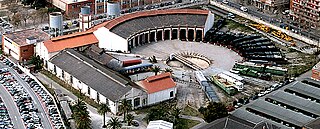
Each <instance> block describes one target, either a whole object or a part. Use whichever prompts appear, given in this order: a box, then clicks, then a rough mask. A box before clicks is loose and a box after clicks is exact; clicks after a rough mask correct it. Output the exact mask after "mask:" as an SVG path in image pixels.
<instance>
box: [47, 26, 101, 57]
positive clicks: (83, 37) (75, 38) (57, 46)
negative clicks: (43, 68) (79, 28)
mask: <svg viewBox="0 0 320 129" xmlns="http://www.w3.org/2000/svg"><path fill="white" fill-rule="evenodd" d="M98 42H99V41H98V39H97V38H96V37H95V36H94V34H93V31H85V32H78V33H74V34H69V35H64V36H59V37H56V38H53V39H51V40H47V41H45V42H44V46H45V47H46V48H47V49H48V52H49V53H50V52H58V51H61V50H63V49H66V48H76V47H80V46H85V45H90V44H96V43H98Z"/></svg>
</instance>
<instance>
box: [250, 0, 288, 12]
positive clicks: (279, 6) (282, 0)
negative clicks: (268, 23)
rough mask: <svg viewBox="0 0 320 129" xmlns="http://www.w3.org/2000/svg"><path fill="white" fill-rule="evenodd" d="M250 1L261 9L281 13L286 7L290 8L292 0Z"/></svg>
mask: <svg viewBox="0 0 320 129" xmlns="http://www.w3.org/2000/svg"><path fill="white" fill-rule="evenodd" d="M250 2H251V4H252V5H254V6H255V7H257V8H258V9H260V10H266V11H270V12H272V13H275V12H278V13H279V12H281V11H283V10H284V9H286V8H289V3H290V0H252V1H250ZM276 10H277V11H276Z"/></svg>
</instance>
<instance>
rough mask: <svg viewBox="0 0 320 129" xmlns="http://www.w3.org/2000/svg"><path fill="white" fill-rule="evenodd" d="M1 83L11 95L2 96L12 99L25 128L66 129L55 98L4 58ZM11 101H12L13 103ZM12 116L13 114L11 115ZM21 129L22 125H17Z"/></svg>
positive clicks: (0, 67) (0, 72)
mask: <svg viewBox="0 0 320 129" xmlns="http://www.w3.org/2000/svg"><path fill="white" fill-rule="evenodd" d="M0 59H1V60H2V63H0V83H1V88H0V89H3V88H5V91H6V92H8V93H9V94H2V95H3V96H2V97H6V98H12V100H13V101H14V104H13V105H15V106H13V105H11V108H16V110H18V112H19V114H20V116H15V117H16V120H18V119H22V121H23V126H25V127H23V128H30V129H43V128H45V129H47V128H48V129H53V128H61V127H64V125H63V123H62V119H61V116H60V114H59V112H58V108H57V107H56V105H55V103H54V102H53V98H52V97H51V96H50V95H49V93H48V92H47V91H46V90H45V89H44V88H43V87H42V86H41V85H40V84H38V82H37V81H35V80H34V79H32V78H31V77H30V76H28V75H26V74H24V73H23V72H22V71H21V70H20V69H19V68H18V67H17V66H16V65H15V64H13V63H12V62H10V61H9V60H8V59H5V58H4V57H1V58H0ZM12 100H11V101H12ZM10 115H11V114H10ZM15 128H21V125H20V127H19V125H17V126H16V125H15Z"/></svg>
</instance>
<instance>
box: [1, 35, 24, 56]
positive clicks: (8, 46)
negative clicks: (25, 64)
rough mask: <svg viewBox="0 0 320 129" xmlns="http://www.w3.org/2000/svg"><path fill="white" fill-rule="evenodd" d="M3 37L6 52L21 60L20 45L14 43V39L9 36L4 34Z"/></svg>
mask: <svg viewBox="0 0 320 129" xmlns="http://www.w3.org/2000/svg"><path fill="white" fill-rule="evenodd" d="M2 38H3V42H2V45H3V51H4V53H6V54H9V53H10V55H11V56H12V57H13V58H15V59H16V60H19V56H20V55H19V53H20V47H19V45H18V44H16V43H14V42H13V41H12V40H10V39H9V38H7V37H6V36H2Z"/></svg>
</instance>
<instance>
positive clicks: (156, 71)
mask: <svg viewBox="0 0 320 129" xmlns="http://www.w3.org/2000/svg"><path fill="white" fill-rule="evenodd" d="M160 70H161V69H160V66H158V65H155V66H154V67H153V68H152V69H151V71H152V72H154V74H155V75H157V74H158V72H160Z"/></svg>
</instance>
